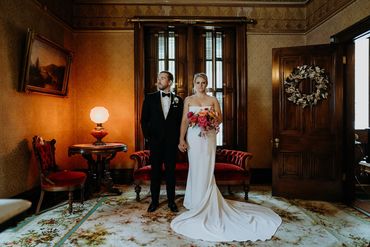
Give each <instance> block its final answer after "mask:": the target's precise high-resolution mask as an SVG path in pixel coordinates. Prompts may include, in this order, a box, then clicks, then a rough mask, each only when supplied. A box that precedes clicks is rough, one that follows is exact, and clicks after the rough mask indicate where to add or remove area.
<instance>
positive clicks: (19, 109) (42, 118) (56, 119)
mask: <svg viewBox="0 0 370 247" xmlns="http://www.w3.org/2000/svg"><path fill="white" fill-rule="evenodd" d="M0 16H1V18H0V33H1V35H0V61H1V66H0V75H1V76H0V85H1V89H0V96H1V97H0V125H1V128H0V198H4V197H10V196H14V195H17V194H19V193H21V192H24V191H26V190H29V189H31V188H33V187H35V185H37V184H38V181H39V180H38V170H37V165H36V161H35V158H34V155H33V152H32V147H31V142H32V137H33V136H34V135H42V136H43V137H45V138H47V139H50V138H55V139H56V140H57V156H56V160H57V163H58V164H60V165H61V166H64V167H68V165H66V164H68V161H69V159H68V157H67V147H68V145H70V144H71V143H73V142H75V141H76V139H75V129H74V122H75V121H74V115H73V114H72V113H73V111H74V102H73V95H74V93H75V85H74V83H73V80H72V81H71V80H70V84H69V94H68V97H65V98H64V97H56V96H50V95H41V94H35V93H32V94H31V93H24V92H18V91H17V88H18V83H19V79H20V77H21V71H22V63H23V56H24V45H25V38H26V33H27V28H28V27H30V28H32V29H33V30H34V31H36V32H38V33H41V34H43V35H44V36H46V37H48V38H49V39H50V40H53V41H54V42H56V43H59V44H61V45H63V46H64V47H66V48H68V49H71V50H73V36H72V31H71V30H70V29H68V28H67V27H65V26H64V25H63V24H61V23H59V22H58V21H56V19H55V18H53V17H52V16H50V15H48V13H47V12H45V10H42V9H41V8H39V7H38V6H37V5H36V4H35V2H34V1H30V0H28V1H23V0H14V1H1V3H0ZM73 70H74V67H73V66H72V71H73Z"/></svg>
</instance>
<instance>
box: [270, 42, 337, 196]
mask: <svg viewBox="0 0 370 247" xmlns="http://www.w3.org/2000/svg"><path fill="white" fill-rule="evenodd" d="M338 58H339V56H338V54H337V51H336V48H335V47H334V46H331V45H318V46H306V47H290V48H278V49H273V166H272V170H273V188H272V190H273V194H274V195H278V196H285V197H295V198H307V199H325V200H327V199H329V200H339V199H341V197H342V160H343V154H342V153H343V151H342V147H343V143H342V140H343V124H342V123H343V120H342V118H343V103H342V102H343V99H342V91H343V85H342V79H341V78H342V76H341V74H340V73H341V72H340V71H341V68H340V66H341V65H340V63H338V60H339V59H338ZM302 65H315V66H319V67H320V68H323V69H325V73H326V74H327V75H328V77H329V81H330V83H331V84H330V87H329V89H328V93H329V96H328V98H327V99H323V100H321V101H319V102H318V104H317V105H313V106H306V107H304V108H303V107H302V106H300V105H296V104H294V103H293V102H291V101H289V100H288V96H287V94H286V92H285V90H284V80H285V79H286V78H287V77H288V76H289V74H291V73H292V71H293V69H294V68H296V67H297V66H302ZM299 90H300V92H302V93H305V94H311V93H312V92H313V91H314V90H315V82H314V81H313V80H309V79H307V80H302V81H300V83H299Z"/></svg>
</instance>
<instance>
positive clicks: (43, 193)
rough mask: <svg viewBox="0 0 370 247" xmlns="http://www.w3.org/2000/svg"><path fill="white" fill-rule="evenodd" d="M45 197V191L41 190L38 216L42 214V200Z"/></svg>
mask: <svg viewBox="0 0 370 247" xmlns="http://www.w3.org/2000/svg"><path fill="white" fill-rule="evenodd" d="M44 195H45V191H43V190H41V194H40V199H39V202H38V203H37V208H36V214H39V212H40V208H41V203H42V200H43V199H44Z"/></svg>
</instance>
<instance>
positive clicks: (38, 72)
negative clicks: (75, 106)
mask: <svg viewBox="0 0 370 247" xmlns="http://www.w3.org/2000/svg"><path fill="white" fill-rule="evenodd" d="M71 62H72V53H71V52H70V51H68V50H66V49H64V48H63V47H62V46H60V45H58V44H56V43H54V42H52V41H50V40H48V39H46V38H45V37H43V36H41V35H39V34H37V33H35V32H33V31H32V30H28V34H27V43H26V53H25V59H24V68H23V73H22V79H21V83H20V90H21V91H26V92H39V93H47V94H53V95H59V96H66V95H67V86H68V78H69V71H70V67H71Z"/></svg>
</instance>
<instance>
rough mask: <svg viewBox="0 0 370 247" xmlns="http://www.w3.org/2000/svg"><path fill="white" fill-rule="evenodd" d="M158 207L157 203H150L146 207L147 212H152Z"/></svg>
mask: <svg viewBox="0 0 370 247" xmlns="http://www.w3.org/2000/svg"><path fill="white" fill-rule="evenodd" d="M157 208H158V204H157V203H150V205H149V207H148V212H149V213H151V212H154V211H155V210H157Z"/></svg>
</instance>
